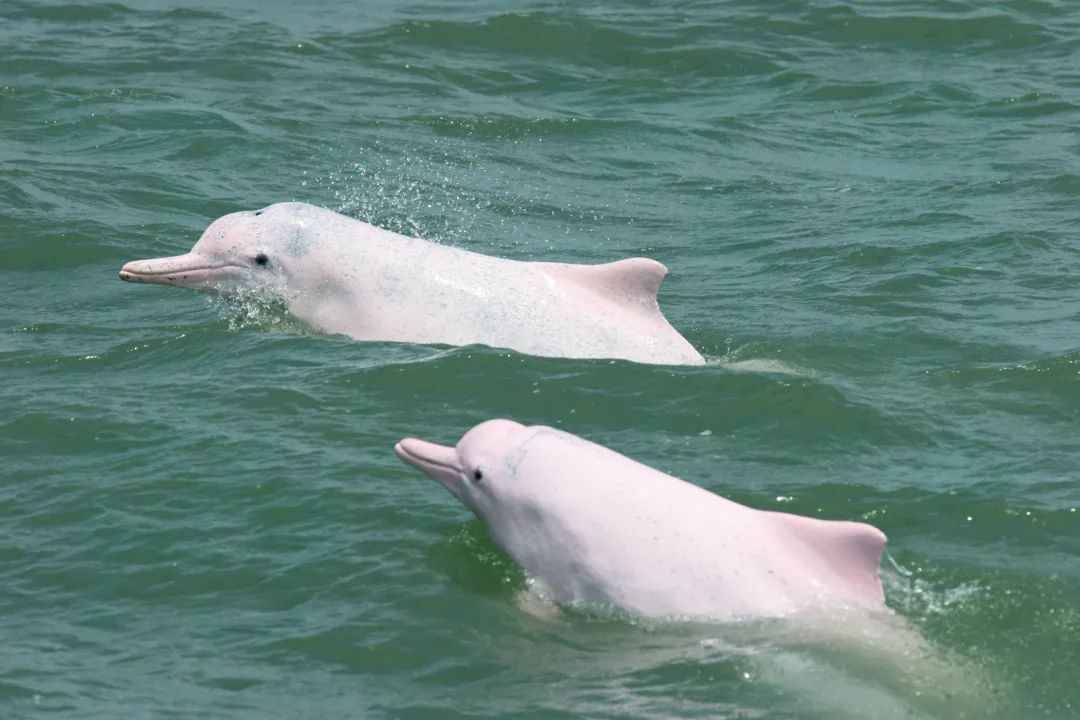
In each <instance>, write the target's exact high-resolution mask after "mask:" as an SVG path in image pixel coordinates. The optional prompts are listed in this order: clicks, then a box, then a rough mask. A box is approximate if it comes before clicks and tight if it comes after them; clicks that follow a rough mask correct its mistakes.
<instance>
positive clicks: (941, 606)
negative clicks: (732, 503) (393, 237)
mask: <svg viewBox="0 0 1080 720" xmlns="http://www.w3.org/2000/svg"><path fill="white" fill-rule="evenodd" d="M1077 68H1080V6H1077V5H1076V4H1075V3H1072V2H1068V1H1066V0H1007V1H1003V2H993V3H981V2H974V1H973V0H905V1H901V2H891V3H883V2H873V1H870V0H865V1H863V2H853V1H851V0H836V1H825V0H820V1H819V0H803V1H801V2H800V1H795V0H788V1H784V0H781V1H779V2H765V1H764V0H734V1H732V2H701V1H697V0H676V1H675V2H667V3H649V2H643V1H628V2H615V1H614V0H586V1H585V2H580V3H569V2H556V1H540V0H537V1H535V2H518V3H495V2H490V0H481V1H479V2H474V3H450V2H442V1H441V0H418V1H416V2H391V1H387V2H380V3H370V4H365V3H346V2H341V1H340V0H337V1H333V0H310V1H309V2H307V3H301V4H296V3H286V2H281V1H280V0H272V1H270V2H255V1H254V0H222V1H220V2H211V1H210V0H191V1H190V2H177V1H174V0H132V1H127V2H112V3H101V2H85V3H67V4H65V3H62V2H42V1H38V0H0V372H2V379H3V382H2V383H0V468H2V469H0V717H2V718H35V717H44V716H56V717H70V718H172V717H175V718H481V717H483V718H579V717H581V718H673V717H679V718H757V717H767V718H833V717H865V718H882V717H917V718H923V717H934V718H949V717H975V718H980V717H1001V718H1014V717H1015V718H1030V717H1047V718H1074V717H1080V690H1078V689H1077V688H1078V683H1077V680H1078V678H1080V513H1078V511H1077V508H1080V470H1078V466H1080V293H1078V286H1080V241H1078V240H1077V231H1078V229H1080V211H1078V204H1080V135H1078V132H1077V128H1078V127H1080V72H1078V70H1077ZM282 200H301V201H306V202H311V203H315V204H318V205H323V206H326V207H329V208H332V209H334V210H337V211H340V212H343V213H345V214H348V215H350V216H353V217H357V218H360V219H363V220H367V221H369V222H373V223H376V224H378V225H381V226H383V227H388V228H390V229H393V230H396V231H399V232H403V233H407V234H412V235H420V236H422V237H426V238H428V239H431V240H435V241H439V242H442V243H446V244H450V245H454V246H457V247H462V248H468V249H470V250H476V251H479V252H483V253H487V254H492V255H498V256H502V257H510V258H517V259H528V260H553V261H561V262H581V263H591V262H606V261H610V260H614V259H619V258H623V257H630V256H638V255H642V256H647V257H652V258H655V259H657V260H660V261H661V262H663V263H664V264H665V265H667V266H668V268H669V269H670V271H671V272H670V276H669V277H668V279H667V280H666V281H665V283H664V285H663V288H662V290H661V297H660V302H661V306H662V307H663V309H664V311H665V313H666V314H667V316H668V317H669V319H670V320H671V322H672V324H673V325H675V327H677V328H679V329H680V330H681V331H682V332H683V333H684V334H685V335H686V337H687V338H688V339H689V340H690V341H691V342H692V343H693V344H694V345H695V346H697V347H698V348H700V349H701V351H702V352H703V354H704V355H705V356H706V357H707V358H708V359H709V364H708V365H706V366H704V367H700V368H670V367H652V366H644V365H637V364H633V363H628V362H621V361H619V362H608V361H578V360H563V359H546V358H535V357H528V356H524V355H519V354H516V353H511V352H508V351H504V350H498V349H489V348H484V347H466V348H445V347H427V346H419V345H399V344H389V343H360V342H356V341H352V340H349V339H347V338H343V337H328V336H320V335H316V334H313V333H310V332H307V331H305V329H304V328H302V327H299V326H298V325H297V324H296V323H294V322H291V321H289V320H288V318H285V317H283V316H282V315H281V313H280V312H278V311H276V310H274V309H272V308H264V307H258V306H246V307H236V306H230V305H227V304H224V303H222V302H220V301H218V302H212V301H209V300H208V299H207V298H206V297H204V296H200V295H197V294H195V293H192V292H188V291H181V290H176V289H171V288H161V287H153V286H135V285H128V284H125V283H122V282H121V281H120V280H119V279H118V278H117V271H118V270H119V268H120V266H121V265H122V264H123V263H124V262H126V261H128V260H132V259H136V258H145V257H154V256H161V255H172V254H177V253H180V252H184V251H186V250H187V249H188V248H190V246H191V245H192V244H193V243H194V241H195V240H196V239H197V237H198V236H199V234H200V233H201V232H202V230H203V229H204V228H205V227H206V226H207V225H208V224H209V223H210V222H211V221H212V220H213V219H215V218H216V217H218V216H220V215H223V214H226V213H228V212H232V211H235V210H242V209H255V208H258V207H262V206H264V205H267V204H269V203H272V202H276V201H282ZM492 417H510V418H514V419H516V420H519V421H521V422H525V423H543V424H549V425H554V426H557V427H561V428H563V429H566V430H569V431H571V432H574V433H576V434H579V435H582V436H584V437H587V438H589V439H591V440H594V441H596V442H599V443H602V444H604V445H607V446H609V447H612V448H614V449H616V450H618V451H620V452H623V453H625V454H627V455H630V456H631V457H633V458H635V459H638V460H641V461H643V462H645V463H648V464H650V465H652V466H654V467H657V468H659V469H662V470H665V471H667V472H671V473H673V474H675V475H678V476H680V477H683V478H685V479H687V480H690V481H692V482H695V483H697V484H700V485H702V486H704V487H706V488H708V489H710V490H712V491H714V492H717V493H720V494H723V495H724V496H726V497H729V498H731V499H734V500H737V501H739V502H742V503H745V504H748V505H752V506H754V507H759V508H765V509H776V510H785V511H791V512H797V513H801V514H805V515H810V516H815V517H825V518H838V519H859V520H863V521H866V522H871V523H873V524H874V525H876V526H878V527H880V528H881V529H882V530H884V531H885V532H886V533H887V534H888V536H889V544H888V550H889V557H888V558H887V559H886V560H885V562H884V576H885V585H886V594H887V599H888V604H889V606H890V607H891V608H892V609H893V610H894V611H895V617H894V618H893V622H888V623H886V622H882V623H879V624H878V625H872V626H870V627H869V628H863V629H859V632H855V633H849V634H855V635H857V636H858V637H857V638H856V639H854V640H852V639H851V638H847V639H844V638H838V636H840V635H842V634H843V633H841V632H840V629H839V628H838V627H836V624H835V623H833V625H831V626H830V624H829V622H828V621H823V622H822V623H821V625H822V626H821V627H818V628H816V629H815V630H814V631H813V632H810V631H806V630H797V629H793V628H791V627H786V626H784V625H782V624H781V625H775V624H773V625H770V624H743V625H728V626H724V625H713V626H710V625H699V624H688V623H674V622H673V623H664V622H656V621H648V622H646V621H643V620H642V619H640V618H633V617H627V616H621V615H619V614H614V615H612V614H610V613H606V612H603V611H601V610H598V609H590V608H570V609H563V610H558V609H555V608H551V607H544V606H543V603H542V602H540V599H538V598H537V596H536V594H535V592H534V590H533V589H532V588H531V584H530V582H529V579H528V578H526V577H525V576H524V575H523V574H522V573H521V572H520V571H519V570H518V569H517V568H516V567H515V566H514V564H513V563H512V562H511V561H510V560H509V559H508V558H507V557H506V556H504V555H503V554H502V553H501V552H500V551H499V550H498V549H497V547H496V546H495V545H494V544H493V543H492V542H491V540H490V539H489V538H488V536H487V533H486V531H485V530H484V528H483V526H482V525H481V524H480V523H479V522H478V521H476V520H475V519H473V518H472V516H471V515H470V514H468V512H467V511H466V510H465V509H464V508H463V507H462V506H460V505H459V504H458V503H457V502H456V501H455V500H454V499H453V498H451V497H450V496H449V495H448V494H447V493H446V492H445V491H443V490H442V489H441V488H440V487H439V486H438V485H437V484H435V483H433V482H431V481H430V480H429V479H427V478H426V477H423V476H421V475H420V474H419V473H418V472H416V471H414V470H413V469H411V468H409V467H407V466H405V465H403V464H402V463H401V462H400V461H399V460H398V459H397V458H396V457H395V456H394V454H393V452H392V447H393V444H394V442H395V441H397V440H398V439H400V438H402V437H405V436H410V435H411V436H417V437H422V438H426V439H429V440H433V441H436V442H442V443H451V442H455V441H456V440H457V439H458V438H459V437H460V436H461V434H462V433H463V432H464V431H465V430H467V429H468V428H470V427H471V426H473V425H474V424H476V423H478V422H481V421H483V420H485V419H488V418H492ZM598 511H601V512H602V511H604V509H598ZM538 605H539V609H538Z"/></svg>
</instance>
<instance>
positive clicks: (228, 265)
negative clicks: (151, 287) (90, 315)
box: [120, 203, 328, 297]
mask: <svg viewBox="0 0 1080 720" xmlns="http://www.w3.org/2000/svg"><path fill="white" fill-rule="evenodd" d="M326 212H328V211H326V210H323V209H321V208H316V207H314V206H311V205H306V204H304V203H277V204H275V205H270V206H269V207H266V208H263V209H262V210H254V211H244V212H236V213H232V214H230V215H226V216H224V217H222V218H219V219H218V220H216V221H214V222H213V223H212V224H211V225H210V227H208V228H207V229H206V232H204V233H203V234H202V237H200V238H199V240H198V242H196V243H195V246H194V247H192V248H191V251H190V252H188V253H186V254H184V255H175V256H173V257H162V258H152V259H149V260H133V261H131V262H129V263H127V264H126V265H124V267H123V268H121V270H120V279H121V280H126V281H128V282H136V283H152V284H156V285H175V286H177V287H185V288H190V289H192V290H199V291H202V292H209V293H213V294H216V295H221V296H224V297H231V296H235V295H238V294H240V293H242V292H245V291H256V292H267V293H268V294H271V295H274V294H277V295H280V294H282V292H283V291H284V289H285V287H286V286H287V284H288V278H289V276H290V274H291V273H292V270H293V269H294V267H295V266H296V265H297V263H298V260H299V259H301V258H302V257H303V255H304V254H305V251H306V249H307V244H308V242H309V238H308V237H307V234H306V233H305V228H306V227H307V225H308V220H309V219H310V217H311V216H312V215H313V214H316V213H326Z"/></svg>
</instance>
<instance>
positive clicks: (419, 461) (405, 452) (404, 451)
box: [394, 440, 460, 473]
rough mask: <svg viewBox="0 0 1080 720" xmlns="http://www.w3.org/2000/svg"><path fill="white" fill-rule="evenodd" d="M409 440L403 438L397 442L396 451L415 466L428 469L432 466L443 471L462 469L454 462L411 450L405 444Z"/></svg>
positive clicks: (450, 471) (400, 456) (453, 471)
mask: <svg viewBox="0 0 1080 720" xmlns="http://www.w3.org/2000/svg"><path fill="white" fill-rule="evenodd" d="M407 442H408V440H402V441H401V442H399V443H397V444H395V445H394V452H395V453H397V456H398V457H399V458H401V459H402V460H404V461H405V462H407V463H409V464H410V465H412V466H413V467H415V468H419V469H420V470H427V469H428V468H432V469H434V470H436V471H439V470H441V471H442V472H446V473H456V472H459V471H460V470H459V468H458V467H457V466H456V465H454V464H452V463H447V462H440V461H438V460H436V459H435V458H431V457H424V456H423V455H420V454H418V453H415V452H412V451H411V450H409V448H407V447H406V446H405V443H407Z"/></svg>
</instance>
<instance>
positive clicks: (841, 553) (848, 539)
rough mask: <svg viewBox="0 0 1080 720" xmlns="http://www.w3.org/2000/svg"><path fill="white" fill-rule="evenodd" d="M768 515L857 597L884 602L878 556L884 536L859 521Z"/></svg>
mask: <svg viewBox="0 0 1080 720" xmlns="http://www.w3.org/2000/svg"><path fill="white" fill-rule="evenodd" d="M770 514H771V515H772V516H773V519H774V520H776V522H777V523H778V524H779V525H780V527H781V528H782V529H783V531H784V532H786V533H788V534H789V535H791V536H793V537H794V538H795V539H797V540H798V541H799V542H800V543H801V544H802V545H803V547H804V548H805V549H806V551H807V552H808V553H810V554H813V555H814V556H815V557H816V558H818V560H819V561H821V562H823V563H824V564H825V565H827V566H828V567H829V568H830V569H831V570H832V572H833V573H834V574H835V575H836V577H837V579H839V580H842V581H843V583H844V585H845V586H847V587H848V588H850V589H851V590H853V591H855V592H856V593H857V596H858V597H860V598H862V599H863V600H864V601H865V602H867V603H868V604H878V603H881V602H882V601H883V600H884V591H883V590H882V589H881V553H882V552H883V551H884V550H885V540H886V538H885V533H883V532H881V531H880V530H878V529H877V528H876V527H874V526H873V525H867V524H866V523H861V522H849V521H846V520H819V519H817V518H810V517H804V516H802V515H791V514H788V513H770Z"/></svg>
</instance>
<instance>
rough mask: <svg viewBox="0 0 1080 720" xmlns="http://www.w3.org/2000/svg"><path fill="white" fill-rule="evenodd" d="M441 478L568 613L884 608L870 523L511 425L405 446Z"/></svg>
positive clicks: (720, 615) (735, 614)
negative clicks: (808, 511) (777, 504)
mask: <svg viewBox="0 0 1080 720" xmlns="http://www.w3.org/2000/svg"><path fill="white" fill-rule="evenodd" d="M394 450H395V452H396V453H397V454H398V456H399V457H400V458H401V459H402V460H404V461H405V462H407V463H409V464H410V465H412V466H414V467H416V468H419V469H420V470H423V471H424V472H426V473H427V474H428V475H430V476H431V477H432V478H434V479H435V480H437V481H439V483H441V484H442V485H443V486H444V487H445V488H446V489H447V490H449V491H450V494H452V495H453V496H454V497H456V498H457V499H458V500H460V501H461V502H462V503H463V504H464V505H465V506H466V507H468V508H469V509H470V510H472V511H473V512H474V513H475V514H476V516H477V517H479V518H480V520H482V521H483V522H484V523H485V524H486V525H487V527H488V529H489V531H490V534H491V538H492V539H493V540H494V541H495V543H496V544H498V545H499V546H500V547H502V548H503V550H505V551H506V553H507V554H508V555H509V556H510V557H511V558H513V559H514V561H516V562H517V563H518V564H519V565H521V566H522V567H523V568H524V569H525V570H526V571H527V572H528V573H529V574H530V575H531V576H533V577H534V578H536V579H538V580H539V581H540V582H541V583H542V584H543V586H545V587H546V588H547V589H548V590H549V592H550V593H551V596H552V599H554V600H555V601H556V602H559V603H564V604H586V605H600V606H608V607H615V608H620V609H622V610H626V611H629V612H631V613H634V614H637V615H641V616H646V617H661V618H680V619H681V618H688V619H702V620H719V621H735V620H742V619H759V618H775V617H785V616H789V615H793V614H796V613H800V612H802V611H820V610H830V609H858V610H861V609H870V610H882V611H884V610H885V604H884V593H883V591H882V587H881V580H880V577H879V569H880V568H879V565H880V560H881V553H882V550H883V549H884V546H885V535H884V534H883V533H882V532H881V531H880V530H878V529H877V528H874V527H872V526H870V525H866V524H864V523H858V522H844V521H830V520H818V519H815V518H808V517H802V516H799V515H792V514H789V513H781V512H769V511H763V510H755V509H752V508H749V507H746V506H744V505H740V504H738V503H735V502H732V501H730V500H726V499H724V498H722V497H720V496H719V495H715V494H713V493H711V492H708V491H707V490H704V489H702V488H700V487H698V486H696V485H692V484H690V483H688V482H684V481H683V480H680V479H678V478H676V477H672V476H671V475H667V474H665V473H662V472H660V471H658V470H654V469H653V468H650V467H648V466H646V465H643V464H641V463H638V462H636V461H634V460H631V459H630V458H628V457H626V456H624V455H620V454H619V453H617V452H614V451H613V450H609V449H608V448H605V447H603V446H601V445H597V444H595V443H592V442H589V441H588V440H584V439H582V438H580V437H577V436H575V435H571V434H570V433H567V432H563V431H561V430H556V429H554V428H550V427H544V426H532V427H526V426H523V425H521V424H519V423H516V422H513V421H510V420H489V421H487V422H484V423H481V424H480V425H477V426H476V427H474V428H473V429H472V430H470V431H469V432H468V433H466V434H465V436H464V437H463V438H462V439H461V441H460V442H458V444H457V446H456V447H446V446H442V445H436V444H434V443H430V442H426V441H423V440H417V439H413V438H407V439H404V440H402V441H401V442H399V443H398V444H397V445H396V446H395V448H394Z"/></svg>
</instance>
